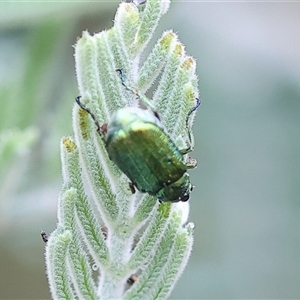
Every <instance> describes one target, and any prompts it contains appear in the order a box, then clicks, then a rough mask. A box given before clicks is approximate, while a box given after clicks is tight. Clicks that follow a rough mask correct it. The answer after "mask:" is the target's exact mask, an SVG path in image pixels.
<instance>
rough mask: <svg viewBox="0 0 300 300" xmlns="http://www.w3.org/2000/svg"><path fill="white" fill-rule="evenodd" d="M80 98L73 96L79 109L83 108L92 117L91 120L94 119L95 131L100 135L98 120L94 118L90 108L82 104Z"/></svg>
mask: <svg viewBox="0 0 300 300" xmlns="http://www.w3.org/2000/svg"><path fill="white" fill-rule="evenodd" d="M80 98H81V96H78V97H76V98H75V101H76V103H77V104H78V105H79V107H80V108H81V109H83V110H84V111H86V112H87V113H88V114H89V115H90V116H91V117H92V119H93V121H94V123H95V125H96V127H97V132H98V133H99V134H100V135H101V134H102V129H101V126H100V125H99V122H98V120H97V119H96V117H95V115H94V114H93V113H92V112H91V111H90V109H89V108H87V107H86V106H85V105H83V104H82V103H81V101H80Z"/></svg>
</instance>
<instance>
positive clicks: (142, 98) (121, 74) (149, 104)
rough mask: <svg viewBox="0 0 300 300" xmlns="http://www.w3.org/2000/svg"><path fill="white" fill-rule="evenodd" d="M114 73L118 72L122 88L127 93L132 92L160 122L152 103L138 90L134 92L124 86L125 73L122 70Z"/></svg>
mask: <svg viewBox="0 0 300 300" xmlns="http://www.w3.org/2000/svg"><path fill="white" fill-rule="evenodd" d="M116 71H117V72H119V75H120V79H121V82H122V84H123V86H124V87H125V88H126V89H127V90H128V91H130V92H132V93H133V94H134V95H136V96H137V97H138V98H139V100H140V101H141V102H142V103H144V104H145V105H146V106H147V107H149V108H150V109H151V110H152V112H153V114H154V115H155V117H156V118H157V119H159V120H160V117H159V115H158V113H157V111H156V108H155V106H154V105H153V103H152V102H151V101H150V100H149V99H148V98H147V97H146V96H145V95H144V94H141V93H140V92H139V91H138V90H135V89H133V88H131V87H129V86H128V85H126V83H125V72H124V70H123V69H117V70H116Z"/></svg>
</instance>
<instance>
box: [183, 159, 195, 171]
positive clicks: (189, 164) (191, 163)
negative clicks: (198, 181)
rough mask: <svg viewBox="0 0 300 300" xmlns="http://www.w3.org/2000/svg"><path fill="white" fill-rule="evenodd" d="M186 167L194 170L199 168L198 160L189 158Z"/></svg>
mask: <svg viewBox="0 0 300 300" xmlns="http://www.w3.org/2000/svg"><path fill="white" fill-rule="evenodd" d="M185 165H186V168H187V169H194V168H196V167H197V160H196V159H195V158H192V157H188V159H187V161H186V163H185Z"/></svg>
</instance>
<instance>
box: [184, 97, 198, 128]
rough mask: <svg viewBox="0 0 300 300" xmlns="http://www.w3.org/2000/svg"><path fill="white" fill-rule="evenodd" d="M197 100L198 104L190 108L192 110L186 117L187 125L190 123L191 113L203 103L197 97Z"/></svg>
mask: <svg viewBox="0 0 300 300" xmlns="http://www.w3.org/2000/svg"><path fill="white" fill-rule="evenodd" d="M196 100H197V102H196V105H195V106H194V107H193V108H191V109H190V111H189V112H188V114H187V116H186V119H185V124H186V127H188V124H189V118H190V116H191V114H192V113H193V112H194V111H195V110H197V108H198V107H199V106H200V105H201V101H200V100H199V99H198V98H196Z"/></svg>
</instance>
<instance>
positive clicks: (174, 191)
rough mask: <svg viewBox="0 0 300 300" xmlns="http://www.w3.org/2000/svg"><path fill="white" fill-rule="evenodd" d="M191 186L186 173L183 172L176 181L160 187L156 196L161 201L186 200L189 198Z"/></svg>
mask: <svg viewBox="0 0 300 300" xmlns="http://www.w3.org/2000/svg"><path fill="white" fill-rule="evenodd" d="M192 190H193V186H192V184H191V182H190V176H189V174H188V173H184V174H183V175H182V176H181V177H180V178H179V179H178V180H177V181H175V182H173V183H171V184H170V185H167V186H165V187H164V188H162V189H161V190H160V191H159V192H158V194H157V196H158V199H159V200H160V201H161V202H180V201H182V202H186V201H188V200H189V198H190V193H191V191H192Z"/></svg>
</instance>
